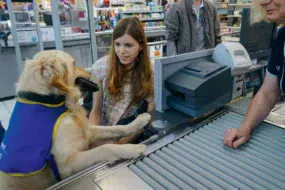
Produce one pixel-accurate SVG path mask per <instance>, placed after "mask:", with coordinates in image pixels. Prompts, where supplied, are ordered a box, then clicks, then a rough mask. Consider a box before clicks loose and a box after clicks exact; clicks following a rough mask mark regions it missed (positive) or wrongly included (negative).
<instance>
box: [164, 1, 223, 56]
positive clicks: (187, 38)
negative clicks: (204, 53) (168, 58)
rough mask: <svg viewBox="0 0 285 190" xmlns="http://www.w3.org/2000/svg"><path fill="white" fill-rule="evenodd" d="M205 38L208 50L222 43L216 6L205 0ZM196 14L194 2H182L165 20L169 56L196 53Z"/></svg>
mask: <svg viewBox="0 0 285 190" xmlns="http://www.w3.org/2000/svg"><path fill="white" fill-rule="evenodd" d="M204 7H205V14H204V17H205V29H204V31H205V38H206V41H207V49H209V48H214V47H215V46H216V45H217V44H219V43H220V42H221V36H220V23H219V20H218V15H217V9H216V7H215V5H213V4H212V3H210V2H209V1H208V0H204ZM195 16H196V15H195V13H194V12H193V10H192V0H180V1H179V2H177V3H174V4H173V5H172V6H171V7H170V9H169V11H168V13H167V15H166V18H165V25H166V29H167V42H168V44H167V54H168V55H175V54H182V53H188V52H192V51H195V48H196V40H197V38H198V32H197V29H196V27H195V23H194V17H195Z"/></svg>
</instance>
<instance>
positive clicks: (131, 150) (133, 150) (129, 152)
mask: <svg viewBox="0 0 285 190" xmlns="http://www.w3.org/2000/svg"><path fill="white" fill-rule="evenodd" d="M122 146H124V148H123V149H124V151H122V152H121V155H120V157H121V159H133V158H137V157H139V156H142V155H143V154H144V152H145V151H146V147H147V146H146V145H144V144H138V145H134V144H126V145H122Z"/></svg>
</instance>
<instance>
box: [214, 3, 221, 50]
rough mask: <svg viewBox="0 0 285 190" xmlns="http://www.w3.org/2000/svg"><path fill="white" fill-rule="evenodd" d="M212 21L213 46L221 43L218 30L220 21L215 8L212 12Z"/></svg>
mask: <svg viewBox="0 0 285 190" xmlns="http://www.w3.org/2000/svg"><path fill="white" fill-rule="evenodd" d="M214 19H215V23H214V24H215V46H217V45H218V44H220V43H222V37H221V29H220V21H219V16H218V12H217V9H216V8H215V11H214Z"/></svg>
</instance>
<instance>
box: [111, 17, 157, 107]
mask: <svg viewBox="0 0 285 190" xmlns="http://www.w3.org/2000/svg"><path fill="white" fill-rule="evenodd" d="M125 34H128V35H130V36H131V37H132V38H133V39H135V40H136V41H137V42H138V43H139V44H140V46H141V48H142V50H141V51H140V52H139V54H138V58H139V61H138V62H136V63H135V65H134V67H133V69H132V71H133V72H132V78H131V84H132V92H131V93H132V102H133V103H134V104H135V105H139V104H140V103H141V101H142V100H144V99H145V98H148V97H153V96H154V90H153V71H152V69H151V63H150V59H149V56H148V47H147V40H146V37H145V33H144V29H143V26H142V24H141V22H140V20H139V19H138V18H137V17H131V18H125V19H123V20H121V21H120V22H119V23H118V25H117V26H116V27H115V29H114V32H113V39H112V47H111V52H110V64H111V65H110V69H109V72H108V77H107V80H106V85H107V91H108V93H109V94H110V95H111V96H112V97H113V98H115V99H120V98H121V95H122V90H123V87H124V80H123V79H124V77H125V76H126V75H127V73H128V70H127V69H126V68H125V67H124V66H123V64H121V63H120V60H119V58H118V56H117V55H116V53H115V48H114V41H115V40H116V39H118V38H120V37H122V36H123V35H125Z"/></svg>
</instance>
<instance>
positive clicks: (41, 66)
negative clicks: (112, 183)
mask: <svg viewBox="0 0 285 190" xmlns="http://www.w3.org/2000/svg"><path fill="white" fill-rule="evenodd" d="M77 77H83V78H86V79H90V74H89V72H87V71H85V70H84V69H81V68H79V67H77V66H76V65H75V60H74V59H73V58H72V57H71V56H70V55H69V54H67V53H64V52H62V51H56V50H52V51H42V52H39V53H38V54H37V55H35V57H34V59H32V60H27V61H26V64H25V68H24V70H23V72H22V74H21V76H20V79H19V81H18V83H17V87H16V93H18V92H20V91H28V92H33V93H36V94H39V95H49V94H56V95H64V96H65V106H66V108H67V109H68V110H69V111H68V113H67V114H66V115H65V117H64V118H63V119H62V120H61V121H60V123H59V126H58V129H57V133H56V137H55V139H53V143H52V148H51V153H52V155H53V156H54V158H55V161H56V163H57V167H58V169H59V173H60V176H61V178H66V177H68V176H70V175H72V174H74V173H76V172H79V171H81V170H83V169H85V168H87V167H89V166H92V165H94V164H96V163H99V162H102V161H115V160H120V159H132V158H136V157H138V156H140V155H142V154H143V153H144V152H145V150H146V146H145V145H132V144H126V145H116V144H105V145H102V146H99V147H96V148H90V147H91V146H92V145H94V144H96V142H98V141H102V140H108V139H109V140H110V139H115V138H119V137H122V136H127V135H129V134H131V133H133V132H136V131H137V130H139V129H142V128H143V127H144V126H145V125H147V123H148V122H149V120H150V115H149V114H147V113H145V114H142V115H140V116H139V117H138V118H137V119H136V120H134V121H133V122H132V123H130V124H128V125H121V126H104V127H103V126H94V125H91V124H89V122H88V119H87V117H86V112H85V110H84V109H83V108H82V107H81V106H80V105H79V103H78V100H79V98H80V97H81V92H80V90H79V88H78V87H77V86H75V84H74V83H75V79H76V78H77ZM10 127H13V126H10ZM8 132H9V130H8ZM19 162H21V160H20V158H19ZM55 182H56V181H55V180H54V176H53V173H52V172H51V168H50V167H49V166H48V164H47V167H45V168H44V169H43V170H42V171H41V172H39V173H37V174H35V175H31V176H25V177H15V176H9V175H6V174H4V173H3V172H0V189H1V190H2V189H3V190H4V189H5V190H7V189H17V190H18V189H28V190H32V189H45V188H47V187H49V186H51V185H52V184H54V183H55Z"/></svg>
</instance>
